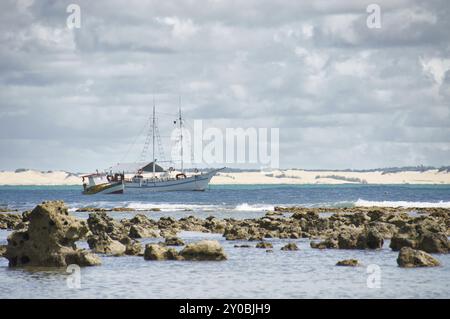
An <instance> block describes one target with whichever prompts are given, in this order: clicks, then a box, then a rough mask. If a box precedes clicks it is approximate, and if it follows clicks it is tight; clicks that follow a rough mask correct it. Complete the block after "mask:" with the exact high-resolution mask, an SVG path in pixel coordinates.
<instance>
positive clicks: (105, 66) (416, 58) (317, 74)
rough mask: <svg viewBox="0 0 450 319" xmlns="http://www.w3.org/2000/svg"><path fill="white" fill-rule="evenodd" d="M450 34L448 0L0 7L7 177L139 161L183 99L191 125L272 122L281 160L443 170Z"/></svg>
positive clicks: (447, 147) (447, 146)
mask: <svg viewBox="0 0 450 319" xmlns="http://www.w3.org/2000/svg"><path fill="white" fill-rule="evenodd" d="M70 3H76V4H79V6H80V8H81V28H79V29H77V28H74V29H69V28H68V27H67V25H66V20H67V17H68V15H69V13H67V12H66V8H67V6H68V5H69V4H70ZM370 3H377V4H379V5H380V8H381V28H379V29H370V28H368V27H367V24H366V19H367V16H368V13H367V12H366V8H367V5H368V4H370ZM449 30H450V2H449V1H448V0H442V1H412V0H410V1H406V0H388V1H376V0H371V1H361V0H352V1H334V2H331V1H321V0H319V1H317V0H316V1H274V0H272V1H262V0H245V1H232V0H209V1H191V0H189V1H179V0H177V1H160V0H159V1H142V0H127V1H118V0H117V1H75V0H71V1H44V0H36V1H32V0H26V1H11V0H2V1H1V2H0V123H1V124H0V148H1V154H2V155H1V158H0V169H4V170H9V169H15V168H19V167H25V168H36V169H42V170H47V169H65V170H70V171H89V170H94V169H96V168H105V167H108V166H110V165H111V164H113V163H116V162H118V161H122V160H125V161H134V160H136V159H138V157H139V149H140V148H141V146H142V145H141V144H139V143H142V142H143V140H141V139H140V138H138V139H137V140H136V136H138V135H139V133H140V132H142V128H143V127H144V124H145V121H146V119H147V118H148V116H149V115H150V113H151V106H152V104H153V96H154V97H155V100H156V104H157V107H158V111H159V112H161V113H164V114H162V115H165V114H174V113H176V111H177V108H178V98H179V96H180V95H181V97H182V107H183V110H184V113H185V116H186V118H187V120H189V121H191V122H192V121H193V120H194V119H203V120H204V123H205V124H204V125H207V126H211V127H218V128H221V129H223V128H226V127H231V128H233V127H244V128H246V127H256V128H257V127H267V128H271V127H278V128H280V165H281V166H282V167H297V168H333V169H338V168H374V167H386V166H406V165H419V164H424V165H435V166H440V165H449V164H450V162H449V158H450V41H449V40H450V32H449ZM173 119H174V118H172V117H170V116H166V117H164V118H163V117H161V118H160V123H161V127H162V128H164V129H167V130H168V129H169V128H171V127H172V126H171V125H172V123H173V122H172V120H173ZM165 133H167V134H168V133H169V132H161V134H162V135H164V134H165ZM135 140H136V141H137V142H136V143H137V146H136V147H134V148H131V150H130V152H129V153H128V150H129V149H130V145H131V144H132V143H133V142H134V141H135ZM167 153H169V151H167ZM126 154H128V155H126Z"/></svg>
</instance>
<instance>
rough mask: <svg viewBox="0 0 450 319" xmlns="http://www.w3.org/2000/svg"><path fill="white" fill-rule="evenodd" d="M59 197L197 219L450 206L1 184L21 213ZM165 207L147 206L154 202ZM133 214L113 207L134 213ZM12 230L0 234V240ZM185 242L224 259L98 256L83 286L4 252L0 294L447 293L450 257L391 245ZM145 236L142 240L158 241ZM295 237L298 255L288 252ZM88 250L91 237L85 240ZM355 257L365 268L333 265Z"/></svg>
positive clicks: (247, 190)
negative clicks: (430, 258) (424, 256)
mask: <svg viewBox="0 0 450 319" xmlns="http://www.w3.org/2000/svg"><path fill="white" fill-rule="evenodd" d="M52 199H62V200H64V201H65V202H66V203H67V205H68V206H69V208H70V210H71V211H72V213H73V214H74V215H76V216H78V217H80V218H86V217H87V215H88V214H86V213H76V212H75V210H76V209H77V208H80V207H86V206H95V207H105V208H108V207H119V206H120V207H131V208H134V209H136V210H138V211H139V213H144V214H146V215H147V216H148V217H150V218H155V219H156V218H159V217H161V216H173V217H175V218H180V217H183V216H189V215H195V216H198V217H202V218H205V217H207V216H210V215H214V216H216V217H219V218H225V217H233V218H254V217H260V216H262V215H264V214H265V211H267V210H270V209H273V207H274V206H276V205H303V206H311V207H313V206H329V207H336V206H338V207H342V206H355V205H361V206H372V205H378V206H408V207H450V186H446V185H425V186H423V185H402V186H393V185H392V186H386V185H383V186H381V185H337V186H335V185H301V186H282V185H279V186H277V185H275V186H274V185H271V186H260V185H249V186H212V187H211V188H210V189H209V190H208V191H205V192H179V193H178V192H174V193H146V192H144V191H140V190H137V191H134V192H131V191H130V192H127V193H126V194H124V195H105V196H96V195H94V196H84V195H81V189H80V187H67V186H64V187H63V186H61V187H59V186H54V187H38V186H35V187H31V186H27V187H13V186H2V187H0V207H5V206H7V207H9V208H11V209H18V210H19V211H23V210H26V209H32V208H33V207H34V206H35V205H36V204H38V203H40V202H41V201H43V200H52ZM156 207H157V208H160V209H161V211H159V212H153V211H148V210H149V209H151V208H156ZM134 214H136V212H122V213H121V212H117V213H111V216H113V217H114V218H130V217H132V216H133V215H134ZM9 233H10V232H8V231H4V230H0V244H5V243H6V238H7V236H8V234H9ZM180 237H181V238H183V239H184V240H185V241H186V242H188V243H189V242H193V241H197V240H200V239H216V240H218V241H220V243H221V244H222V245H223V247H224V249H225V252H226V254H227V255H228V260H226V261H223V262H188V261H158V262H155V261H145V260H144V259H143V257H131V256H126V257H106V256H101V258H102V262H103V264H102V265H101V266H98V267H86V268H82V269H81V273H80V283H81V286H80V287H78V288H76V287H75V288H74V287H72V286H71V285H68V279H69V280H70V279H71V278H73V277H70V275H69V273H67V272H66V269H46V270H42V269H40V270H25V269H9V268H8V267H7V260H6V259H5V258H0V298H449V297H450V255H435V256H436V257H437V258H438V259H439V260H440V261H441V263H442V266H441V267H436V268H423V269H403V268H399V267H397V263H396V258H397V255H398V253H396V252H392V251H391V250H390V249H389V241H385V243H384V246H383V248H382V249H381V250H376V251H360V250H332V249H328V250H315V249H311V248H310V247H309V240H308V239H298V240H281V239H271V240H269V241H271V242H272V243H273V245H274V248H273V252H266V251H265V249H257V248H234V245H235V244H250V245H253V246H254V245H255V243H254V242H245V241H226V240H224V239H223V237H221V235H220V234H203V233H197V232H182V233H181V234H180ZM159 240H160V239H146V240H143V243H148V242H155V241H156V242H158V241H159ZM287 242H296V243H297V245H298V246H299V248H300V250H299V251H281V250H280V248H281V247H282V246H283V245H285V244H286V243H287ZM80 246H81V247H87V245H86V243H80ZM348 258H356V259H358V260H359V261H360V263H361V264H362V266H360V267H355V268H353V267H336V266H335V264H336V262H337V261H339V260H342V259H348Z"/></svg>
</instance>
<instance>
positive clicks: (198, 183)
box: [125, 170, 219, 192]
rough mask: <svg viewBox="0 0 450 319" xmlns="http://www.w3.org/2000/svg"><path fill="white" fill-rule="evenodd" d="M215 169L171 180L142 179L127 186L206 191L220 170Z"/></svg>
mask: <svg viewBox="0 0 450 319" xmlns="http://www.w3.org/2000/svg"><path fill="white" fill-rule="evenodd" d="M218 171H219V170H215V171H212V172H209V173H205V174H199V175H194V176H189V177H187V178H181V179H171V180H151V179H147V180H145V179H144V180H141V181H140V182H126V184H125V187H126V188H141V189H145V190H147V191H152V192H167V191H204V190H206V189H207V188H208V184H209V182H210V181H211V178H213V176H214V175H215V174H216V173H217V172H218Z"/></svg>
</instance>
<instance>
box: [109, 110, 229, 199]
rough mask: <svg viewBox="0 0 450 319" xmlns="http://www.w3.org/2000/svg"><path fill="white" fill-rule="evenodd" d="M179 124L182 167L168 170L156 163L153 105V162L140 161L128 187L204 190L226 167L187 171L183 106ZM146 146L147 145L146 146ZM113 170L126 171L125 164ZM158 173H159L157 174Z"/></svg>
mask: <svg viewBox="0 0 450 319" xmlns="http://www.w3.org/2000/svg"><path fill="white" fill-rule="evenodd" d="M177 121H178V124H179V128H180V145H181V152H180V155H181V169H180V171H178V172H177V171H175V170H174V169H173V168H170V169H169V170H168V171H166V170H164V169H163V168H162V167H161V166H159V165H158V164H156V161H157V160H156V158H155V138H156V130H157V126H156V117H155V106H153V116H152V130H151V134H152V158H153V161H152V162H151V163H140V164H139V163H138V164H136V165H135V166H134V169H135V173H134V176H133V177H132V178H131V179H127V178H125V188H126V189H138V188H140V189H145V190H146V191H151V192H161V191H204V190H206V189H207V188H208V185H209V182H210V181H211V179H212V178H213V177H214V175H216V174H217V173H218V172H219V171H221V170H223V169H224V168H220V169H214V170H211V171H207V172H199V171H198V170H194V172H193V173H192V174H188V173H186V172H185V170H184V167H183V119H182V116H181V108H180V109H179V115H178V119H177ZM144 147H145V146H144ZM110 170H111V171H113V170H115V171H124V168H123V166H121V165H120V164H118V166H116V167H115V168H110ZM149 170H150V172H151V173H152V174H151V176H150V177H144V173H145V172H147V173H148V172H149ZM156 173H158V175H157V174H156Z"/></svg>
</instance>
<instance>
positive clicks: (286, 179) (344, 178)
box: [0, 169, 450, 185]
mask: <svg viewBox="0 0 450 319" xmlns="http://www.w3.org/2000/svg"><path fill="white" fill-rule="evenodd" d="M81 175H82V174H73V173H68V172H64V171H51V172H40V171H35V170H26V171H20V172H17V173H16V172H13V171H3V172H0V185H81V184H82V181H81V177H80V176H81ZM348 183H353V184H366V183H367V184H450V173H449V172H446V171H441V172H439V171H438V170H436V169H435V170H427V171H424V172H419V171H401V172H396V173H383V172H382V171H373V172H349V171H305V170H292V169H290V170H273V171H270V172H268V171H261V172H235V173H219V174H218V175H216V176H215V177H214V178H213V179H212V180H211V184H212V185H222V184H225V185H231V184H237V185H239V184H241V185H244V184H245V185H250V184H272V185H273V184H290V185H292V184H348Z"/></svg>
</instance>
